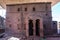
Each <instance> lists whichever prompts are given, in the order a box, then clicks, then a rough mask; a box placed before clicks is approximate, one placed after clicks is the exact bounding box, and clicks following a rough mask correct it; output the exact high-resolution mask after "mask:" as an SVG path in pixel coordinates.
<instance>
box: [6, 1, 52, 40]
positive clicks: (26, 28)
mask: <svg viewBox="0 0 60 40" xmlns="http://www.w3.org/2000/svg"><path fill="white" fill-rule="evenodd" d="M6 6H7V9H6V27H7V28H9V35H13V36H19V37H24V38H26V39H28V40H29V39H31V40H39V39H40V37H44V36H45V35H49V34H52V29H51V28H52V24H51V23H52V14H51V2H34V3H22V4H9V5H8V4H7V5H6Z"/></svg>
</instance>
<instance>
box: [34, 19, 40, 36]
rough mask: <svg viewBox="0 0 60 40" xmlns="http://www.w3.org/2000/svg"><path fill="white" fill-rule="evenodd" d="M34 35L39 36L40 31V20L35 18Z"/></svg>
mask: <svg viewBox="0 0 60 40" xmlns="http://www.w3.org/2000/svg"><path fill="white" fill-rule="evenodd" d="M35 25H36V36H39V35H40V33H39V31H40V20H39V19H37V20H36V24H35Z"/></svg>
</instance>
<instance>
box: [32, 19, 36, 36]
mask: <svg viewBox="0 0 60 40" xmlns="http://www.w3.org/2000/svg"><path fill="white" fill-rule="evenodd" d="M35 23H36V21H35V20H33V30H34V31H33V34H34V35H33V36H36V27H35Z"/></svg>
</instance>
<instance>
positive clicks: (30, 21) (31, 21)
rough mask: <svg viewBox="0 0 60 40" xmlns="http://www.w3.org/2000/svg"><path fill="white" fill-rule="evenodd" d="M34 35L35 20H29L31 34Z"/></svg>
mask: <svg viewBox="0 0 60 40" xmlns="http://www.w3.org/2000/svg"><path fill="white" fill-rule="evenodd" d="M32 35H33V20H29V36H32Z"/></svg>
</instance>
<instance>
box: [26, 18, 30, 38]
mask: <svg viewBox="0 0 60 40" xmlns="http://www.w3.org/2000/svg"><path fill="white" fill-rule="evenodd" d="M28 23H29V22H28V19H26V36H27V37H28V36H29V32H28V30H29V29H28Z"/></svg>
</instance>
